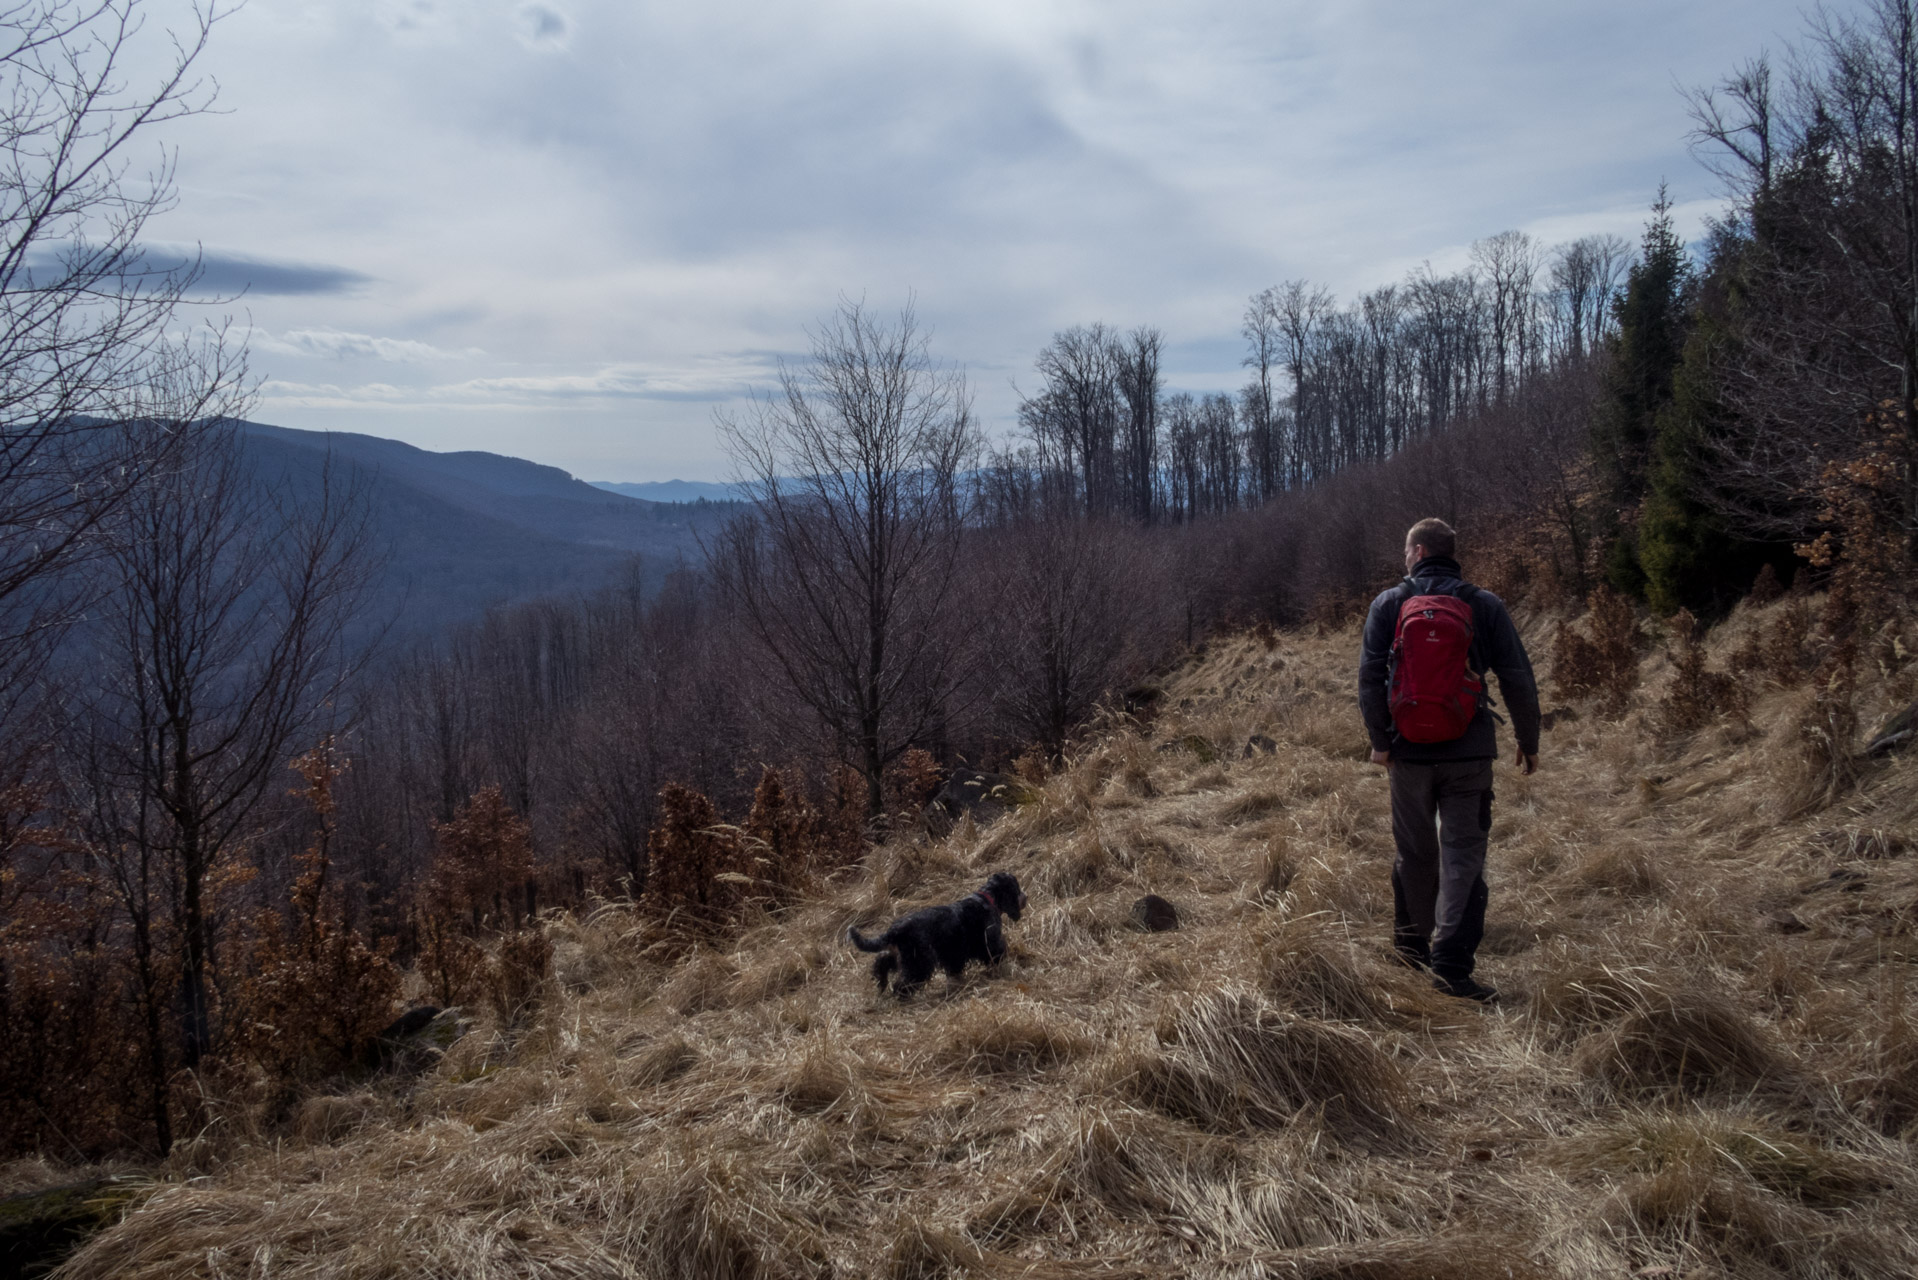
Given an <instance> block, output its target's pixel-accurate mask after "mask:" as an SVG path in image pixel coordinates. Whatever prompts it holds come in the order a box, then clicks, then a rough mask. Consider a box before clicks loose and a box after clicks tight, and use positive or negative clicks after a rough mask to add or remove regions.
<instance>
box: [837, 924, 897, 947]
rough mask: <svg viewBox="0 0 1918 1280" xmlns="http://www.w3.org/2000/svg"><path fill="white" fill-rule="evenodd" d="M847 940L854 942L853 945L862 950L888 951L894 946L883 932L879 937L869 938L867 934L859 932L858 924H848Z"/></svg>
mask: <svg viewBox="0 0 1918 1280" xmlns="http://www.w3.org/2000/svg"><path fill="white" fill-rule="evenodd" d="M846 941H847V942H850V943H852V945H853V946H855V947H858V948H859V949H860V950H861V951H888V950H891V948H892V944H891V943H889V942H887V941H886V938H885V935H884V934H881V935H880V936H879V937H877V938H868V937H867V936H866V935H865V934H863V933H861V932H859V927H858V926H857V925H847V926H846Z"/></svg>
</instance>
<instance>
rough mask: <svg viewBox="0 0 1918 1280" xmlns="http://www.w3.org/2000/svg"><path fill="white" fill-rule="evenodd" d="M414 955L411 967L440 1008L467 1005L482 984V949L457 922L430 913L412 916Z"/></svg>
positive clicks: (473, 998)
mask: <svg viewBox="0 0 1918 1280" xmlns="http://www.w3.org/2000/svg"><path fill="white" fill-rule="evenodd" d="M413 931H414V934H415V936H416V938H417V940H418V947H419V950H418V953H417V955H416V956H415V958H414V961H413V967H414V971H415V972H417V973H418V974H419V975H420V976H421V977H422V978H423V979H425V981H426V987H427V990H428V991H430V992H431V993H432V995H433V999H434V1000H436V1001H438V1002H439V1003H440V1004H441V1005H462V1004H470V1003H472V1002H473V1001H474V1000H476V999H478V998H479V994H480V992H481V990H482V988H483V987H484V985H485V976H486V949H485V948H484V947H482V946H480V944H479V943H478V942H476V941H474V940H473V939H472V938H469V937H467V936H466V932H465V930H463V929H462V928H461V927H460V925H459V923H458V922H456V921H449V920H447V919H446V918H445V917H443V916H440V915H437V914H435V913H433V912H430V911H415V912H414V913H413Z"/></svg>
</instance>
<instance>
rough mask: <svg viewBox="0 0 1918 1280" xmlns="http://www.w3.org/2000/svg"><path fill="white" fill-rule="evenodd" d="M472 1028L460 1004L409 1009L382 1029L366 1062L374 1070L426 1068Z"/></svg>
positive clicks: (416, 1069) (367, 1055)
mask: <svg viewBox="0 0 1918 1280" xmlns="http://www.w3.org/2000/svg"><path fill="white" fill-rule="evenodd" d="M470 1029H471V1024H470V1023H469V1022H468V1021H467V1020H466V1019H465V1018H464V1017H462V1016H461V1014H460V1010H459V1008H458V1006H454V1007H453V1008H450V1009H436V1008H434V1007H433V1006H432V1005H422V1006H420V1007H419V1008H417V1009H408V1010H407V1011H406V1012H405V1013H403V1014H401V1015H400V1016H399V1017H398V1018H396V1019H394V1020H393V1023H392V1025H390V1026H389V1027H387V1028H386V1030H384V1031H382V1032H380V1034H379V1036H378V1037H377V1038H375V1039H374V1041H373V1043H372V1045H370V1046H369V1047H368V1049H367V1051H366V1054H365V1058H364V1065H365V1066H367V1067H369V1068H372V1069H373V1070H376V1071H377V1070H384V1069H387V1068H391V1069H394V1070H398V1071H424V1070H425V1069H426V1068H427V1067H429V1066H431V1065H432V1064H433V1063H434V1062H435V1061H436V1060H438V1059H439V1057H440V1056H441V1055H443V1054H444V1053H445V1052H446V1051H447V1050H448V1049H451V1048H452V1047H453V1043H454V1042H455V1041H456V1040H458V1039H459V1038H460V1037H461V1036H463V1035H465V1034H466V1033H467V1031H469V1030H470Z"/></svg>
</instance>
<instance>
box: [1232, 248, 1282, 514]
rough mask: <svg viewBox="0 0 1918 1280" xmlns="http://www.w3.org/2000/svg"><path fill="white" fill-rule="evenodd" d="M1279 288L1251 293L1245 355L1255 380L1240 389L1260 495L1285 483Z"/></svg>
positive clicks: (1243, 331)
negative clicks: (1280, 412) (1278, 385)
mask: <svg viewBox="0 0 1918 1280" xmlns="http://www.w3.org/2000/svg"><path fill="white" fill-rule="evenodd" d="M1279 297H1280V292H1279V290H1278V288H1277V287H1276V286H1275V287H1273V288H1270V289H1263V290H1260V291H1259V292H1258V293H1255V294H1253V295H1252V298H1251V300H1250V301H1248V302H1247V303H1246V306H1245V323H1244V324H1243V325H1242V326H1240V329H1239V332H1240V333H1241V334H1243V335H1245V345H1246V353H1245V358H1244V359H1243V360H1241V361H1240V362H1239V363H1240V364H1242V365H1244V366H1245V367H1246V368H1248V369H1250V370H1252V381H1250V382H1248V383H1247V384H1246V385H1245V389H1244V390H1243V391H1241V392H1240V393H1239V400H1240V403H1241V404H1242V405H1243V406H1244V413H1245V429H1246V435H1247V437H1248V438H1249V442H1250V445H1251V455H1252V456H1251V466H1252V477H1253V483H1254V485H1255V486H1256V487H1257V489H1258V493H1259V497H1260V498H1261V499H1265V498H1269V497H1271V496H1272V495H1273V494H1275V493H1277V492H1278V491H1279V490H1280V489H1281V488H1283V487H1284V486H1285V446H1284V441H1282V440H1281V439H1280V438H1279V421H1278V390H1277V388H1276V387H1275V386H1274V385H1273V379H1274V378H1276V377H1277V376H1278V369H1279V367H1280V366H1281V365H1283V364H1284V363H1285V348H1284V342H1285V334H1284V331H1283V330H1282V328H1281V326H1280V322H1279Z"/></svg>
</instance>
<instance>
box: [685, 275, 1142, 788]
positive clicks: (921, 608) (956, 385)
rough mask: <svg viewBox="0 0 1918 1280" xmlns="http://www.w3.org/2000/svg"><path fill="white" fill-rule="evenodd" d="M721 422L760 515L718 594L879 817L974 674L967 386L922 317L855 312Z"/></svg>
mask: <svg viewBox="0 0 1918 1280" xmlns="http://www.w3.org/2000/svg"><path fill="white" fill-rule="evenodd" d="M718 425H719V430H720V434H721V437H722V439H723V440H724V441H725V443H726V446H727V448H728V450H729V452H730V453H731V455H732V457H733V460H734V463H735V465H736V467H737V468H738V472H739V476H740V483H741V484H742V486H743V487H744V489H745V490H746V492H747V493H748V494H749V495H750V497H751V498H752V499H753V501H754V509H753V511H752V513H751V514H750V515H747V516H744V517H742V518H741V519H739V520H738V521H736V522H735V523H734V524H733V525H731V526H729V528H728V529H727V531H726V533H725V535H724V536H723V538H722V540H721V544H720V546H719V547H718V548H717V552H718V554H717V556H716V560H717V562H718V570H719V574H720V580H721V582H722V584H723V585H724V587H725V589H726V590H727V592H728V594H729V595H730V596H731V598H732V599H733V601H734V602H735V603H736V605H737V607H738V610H739V614H740V617H741V618H742V619H743V620H744V622H745V624H746V626H747V627H748V628H750V630H751V632H752V634H753V635H754V636H755V637H756V639H757V640H758V641H759V643H760V646H761V648H762V651H763V652H764V653H765V655H767V657H768V659H769V660H770V662H771V664H772V666H773V667H774V669H775V670H776V671H777V673H778V674H779V675H780V676H781V677H783V681H782V682H783V683H784V684H785V685H786V687H787V688H788V689H789V690H790V691H791V693H792V694H793V695H794V696H795V697H796V699H797V700H798V701H799V703H801V704H802V705H804V706H805V707H807V708H808V709H809V710H810V711H811V712H812V714H813V715H814V716H815V717H817V720H818V722H819V723H820V724H821V725H823V726H824V727H825V729H826V730H827V731H828V732H829V733H830V734H831V735H832V736H833V738H834V739H835V740H836V742H837V745H838V746H839V748H840V749H841V750H842V751H844V752H845V753H846V754H847V755H848V756H850V757H851V761H852V763H853V764H854V765H855V766H856V767H857V768H858V769H859V770H860V772H861V773H862V774H863V775H864V777H865V780H866V787H867V796H868V805H869V808H870V811H871V812H872V813H873V814H874V815H875V816H876V815H878V814H879V813H880V812H881V811H882V808H883V803H884V792H883V775H884V772H885V769H886V766H887V765H888V764H889V763H891V761H892V760H893V759H895V758H896V757H897V756H898V755H899V754H900V753H902V752H903V751H905V750H906V748H908V747H909V746H911V745H913V744H914V743H915V742H917V741H919V740H920V739H921V738H923V737H924V736H926V735H927V734H928V733H929V732H931V731H932V730H933V729H934V727H935V726H936V725H937V723H938V722H939V721H940V720H941V718H942V717H943V716H945V715H946V714H947V712H948V709H949V707H948V704H949V701H950V696H951V693H952V688H953V683H954V681H955V680H956V678H957V677H958V675H959V672H958V669H957V665H958V664H957V662H956V646H957V639H958V634H959V630H960V628H959V626H958V624H957V620H956V619H954V618H953V617H952V616H951V613H952V606H951V602H950V600H949V599H948V596H947V592H946V588H947V585H948V584H949V582H950V581H951V579H952V571H953V565H954V562H955V560H956V559H957V557H958V554H959V546H960V535H961V532H962V529H963V527H964V524H965V522H966V519H967V517H968V509H969V503H970V501H971V499H970V497H969V494H968V492H967V489H966V487H965V486H963V485H962V484H961V477H962V473H963V472H964V471H965V470H966V469H967V467H968V466H969V465H970V463H971V461H972V460H973V458H974V457H975V456H976V455H977V452H978V448H979V441H978V432H977V429H976V428H975V426H974V424H973V420H972V407H971V400H970V397H969V395H968V393H967V389H966V384H965V379H964V376H963V375H962V374H961V373H959V372H957V371H953V370H949V369H945V368H942V367H940V366H938V365H937V364H935V363H934V362H933V360H932V358H931V356H930V355H929V353H928V351H927V341H926V338H925V337H924V336H923V335H922V334H921V333H920V330H919V326H918V322H917V319H916V318H915V316H914V314H913V311H912V308H911V306H910V305H908V306H907V307H906V308H905V309H904V310H903V311H902V312H901V313H900V315H899V318H898V320H897V321H895V322H893V323H890V324H888V323H886V322H883V321H881V320H878V319H876V318H875V317H874V316H872V315H871V314H870V313H869V312H868V311H867V310H866V309H865V307H864V305H863V304H861V303H855V302H842V303H841V304H840V307H839V309H838V310H837V311H836V312H835V313H834V314H833V315H832V316H831V317H830V318H829V319H828V320H826V321H825V322H824V323H822V324H821V325H820V326H819V327H818V328H817V329H815V330H814V331H813V332H812V357H811V359H810V360H808V361H807V362H806V364H805V366H804V367H803V369H797V370H796V369H790V368H782V369H781V371H780V389H779V393H778V394H777V395H775V396H770V397H768V398H766V399H765V400H763V401H762V402H760V404H759V406H758V409H757V412H755V413H754V414H753V415H752V416H751V417H749V418H746V419H744V420H741V419H738V418H733V417H726V416H722V417H720V418H719V420H718ZM1109 438H1110V437H1109V436H1108V439H1109Z"/></svg>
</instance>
